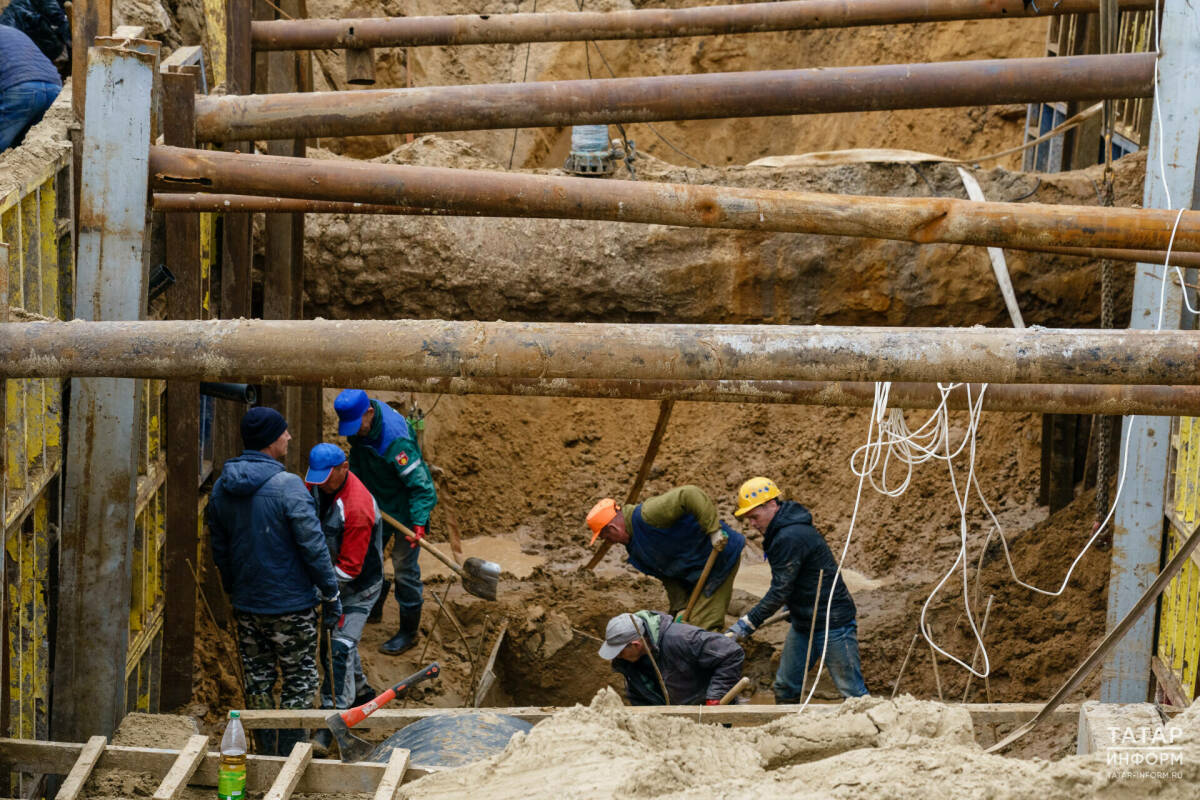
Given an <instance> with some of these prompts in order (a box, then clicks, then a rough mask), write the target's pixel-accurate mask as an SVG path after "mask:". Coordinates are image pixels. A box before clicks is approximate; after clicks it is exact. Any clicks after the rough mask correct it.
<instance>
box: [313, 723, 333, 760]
mask: <svg viewBox="0 0 1200 800" xmlns="http://www.w3.org/2000/svg"><path fill="white" fill-rule="evenodd" d="M308 741H309V743H311V744H312V746H313V755H314V756H316V757H317V758H324V757H325V756H327V755H329V748H330V747H333V733H332V732H330V730H329V728H318V729H317V730H316V731H314V732H313V735H312V736H310V737H309V739H308Z"/></svg>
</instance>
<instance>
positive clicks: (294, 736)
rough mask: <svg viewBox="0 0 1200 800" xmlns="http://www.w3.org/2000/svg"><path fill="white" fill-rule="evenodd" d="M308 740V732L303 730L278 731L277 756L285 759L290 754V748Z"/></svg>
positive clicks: (285, 729)
mask: <svg viewBox="0 0 1200 800" xmlns="http://www.w3.org/2000/svg"><path fill="white" fill-rule="evenodd" d="M326 733H328V731H326ZM307 738H308V731H306V730H304V729H303V728H280V729H279V755H281V756H283V757H284V758H287V757H288V756H290V755H291V754H292V748H294V747H295V746H296V745H298V744H300V743H301V742H303V741H304V740H305V739H307Z"/></svg>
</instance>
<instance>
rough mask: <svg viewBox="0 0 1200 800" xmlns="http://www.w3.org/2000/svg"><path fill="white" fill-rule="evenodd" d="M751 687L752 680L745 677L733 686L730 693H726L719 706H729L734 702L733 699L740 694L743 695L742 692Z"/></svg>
mask: <svg viewBox="0 0 1200 800" xmlns="http://www.w3.org/2000/svg"><path fill="white" fill-rule="evenodd" d="M749 685H750V679H749V678H746V677H743V678H742V679H741V680H740V681H738V682H737V683H735V684H734V685H733V688H732V689H730V690H729V691H728V692H726V693H725V696H724V697H722V698H721V702H720V703H718V704H717V705H722V706H727V705H729V704H730V703H732V702H733V698H735V697H737V696H738V695H739V694H741V693H742V690H743V689H745V688H746V687H747V686H749Z"/></svg>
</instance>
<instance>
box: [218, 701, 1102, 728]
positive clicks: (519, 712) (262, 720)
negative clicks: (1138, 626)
mask: <svg viewBox="0 0 1200 800" xmlns="http://www.w3.org/2000/svg"><path fill="white" fill-rule="evenodd" d="M953 705H959V704H953ZM961 705H962V707H963V708H965V709H967V711H968V712H969V713H970V714H971V717H972V719H973V720H974V721H975V722H976V723H977V724H983V723H1006V722H1024V721H1025V720H1028V719H1029V718H1031V717H1032V716H1033V715H1034V714H1036V713H1037V712H1038V711H1039V710H1040V709H1041V707H1042V704H1041V703H965V704H961ZM840 707H841V706H840V704H832V705H810V706H809V707H808V708H807V709H806V710H805V712H804V713H806V714H830V713H834V712H836V711H837V709H838V708H840ZM798 709H799V706H795V705H792V706H758V705H740V706H629V707H628V708H626V709H625V710H626V711H628V712H629V713H631V714H661V715H664V716H669V717H687V718H690V719H694V720H696V721H697V722H709V723H738V724H743V725H744V724H750V725H758V724H763V723H767V722H770V721H771V720H773V719H777V718H779V717H782V716H784V715H786V714H794V713H796V711H797V710H798ZM559 710H560V709H559V708H556V707H554V706H518V707H513V708H397V709H389V708H381V709H380V710H378V711H376V712H375V713H374V714H372V715H371V716H369V717H367V718H366V719H365V720H363V721H362V722H360V723H358V725H357V726H355V727H359V728H374V729H380V730H397V729H399V728H403V727H405V726H406V725H411V724H412V723H414V722H416V721H418V720H421V719H425V718H426V717H433V716H443V715H450V714H504V715H507V716H511V717H516V718H517V719H522V720H525V721H526V722H531V723H533V724H537V723H538V722H541V721H542V720H544V719H545V718H546V717H549V716H551V715H553V714H554V713H556V712H557V711H559ZM241 714H242V724H243V725H245V726H246V727H247V728H318V727H320V726H321V725H323V724H324V716H323V715H327V714H328V712H323V711H321V710H320V709H311V710H310V709H271V710H261V711H259V710H252V709H246V710H244V711H242V712H241ZM1078 715H1079V704H1078V703H1070V704H1064V705H1062V706H1059V708H1057V709H1055V711H1054V719H1055V721H1056V722H1073V721H1074V720H1075V719H1076V718H1077V717H1078Z"/></svg>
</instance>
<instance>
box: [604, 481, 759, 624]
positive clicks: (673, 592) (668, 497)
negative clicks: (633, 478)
mask: <svg viewBox="0 0 1200 800" xmlns="http://www.w3.org/2000/svg"><path fill="white" fill-rule="evenodd" d="M587 525H588V527H589V528H590V529H591V531H592V539H591V542H592V543H595V541H596V539H597V538H600V539H603V540H604V541H606V542H611V543H613V544H623V545H625V550H626V551H627V552H628V554H629V563H630V564H631V565H632V566H633V567H634V569H636V570H638V571H639V572H644V573H646V574H647V575H653V576H654V577H655V578H658V579H659V580H660V581H662V583H663V587H664V588H665V589H666V590H667V601H668V603H669V605H670V609H671V616H676V615H677V614H679V613H680V612H681V611H683V610H684V609H685V608H686V607H687V603H688V599H689V598H690V597H691V594H692V590H693V589H694V588H695V586H696V583H697V582H698V581H699V580H700V573H701V572H703V571H704V565H705V563H706V562H707V561H708V556H709V553H711V552H712V551H713V550H717V551H718V555H717V559H716V561H715V562H714V563H713V567H712V571H711V572H710V573H709V576H708V579H707V580H706V581H705V582H704V587H703V589H702V590H701V592H700V597H699V598H698V599H697V600H696V605H695V607H694V608H693V609H692V613H691V616H690V618H689V619H688V622H689V623H691V624H692V625H695V626H696V627H698V628H705V629H707V630H711V631H720V630H721V629H723V628H724V627H725V612H726V610H727V609H728V608H729V599H730V597H731V596H732V595H733V581H734V577H735V576H736V575H737V570H738V565H739V564H740V563H741V555H742V548H743V547H744V546H745V544H746V538H745V537H744V536H742V534H740V533H738V532H737V531H735V530H734V529H733V528H731V527H729V526H728V525H726V524H725V523H724V522H721V521H720V520H718V519H717V506H716V504H715V503H714V502H713V501H712V498H711V497H709V496H708V495H707V494H705V493H704V490H703V489H701V488H700V487H699V486H680V487H678V488H675V489H672V490H671V491H669V492H666V493H664V494H660V495H658V496H657V497H651V498H650V499H648V500H646V501H645V502H644V503H641V504H639V505H637V506H634V507H633V508H629V507H625V508H622V507H621V506H619V505H618V504H617V502H616V501H615V500H613V499H612V498H611V497H606V498H605V499H603V500H601V501H600V502H599V503H596V505H595V506H593V507H592V510H591V511H589V512H588V515H587Z"/></svg>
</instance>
